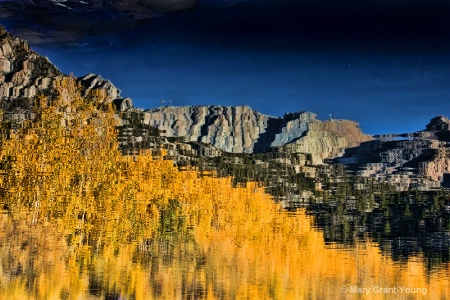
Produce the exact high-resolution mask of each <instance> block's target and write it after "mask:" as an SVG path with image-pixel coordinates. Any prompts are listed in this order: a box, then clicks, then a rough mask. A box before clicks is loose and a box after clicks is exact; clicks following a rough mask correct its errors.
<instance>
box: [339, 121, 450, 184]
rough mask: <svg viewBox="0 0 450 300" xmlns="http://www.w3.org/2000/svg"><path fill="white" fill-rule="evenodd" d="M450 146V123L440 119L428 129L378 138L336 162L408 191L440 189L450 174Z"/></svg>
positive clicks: (431, 122) (432, 122)
mask: <svg viewBox="0 0 450 300" xmlns="http://www.w3.org/2000/svg"><path fill="white" fill-rule="evenodd" d="M449 146H450V120H449V119H447V118H446V117H443V116H439V117H435V118H433V119H431V121H430V123H429V124H427V125H426V129H425V130H422V131H418V132H413V133H406V134H400V135H382V136H376V140H373V141H368V142H364V143H362V144H361V145H359V146H358V147H354V148H349V149H346V150H345V154H344V155H343V156H342V157H340V158H337V159H335V162H337V163H341V164H345V165H347V166H348V168H349V169H350V170H353V171H355V172H356V173H357V174H359V175H363V176H371V177H377V178H380V179H383V180H387V181H390V182H395V181H396V182H398V184H399V185H403V186H404V188H405V189H406V188H411V187H424V189H429V188H432V187H439V186H440V185H441V184H442V183H444V179H445V178H446V177H448V176H449V175H448V174H450V148H449ZM417 175H418V176H419V177H418V176H417Z"/></svg>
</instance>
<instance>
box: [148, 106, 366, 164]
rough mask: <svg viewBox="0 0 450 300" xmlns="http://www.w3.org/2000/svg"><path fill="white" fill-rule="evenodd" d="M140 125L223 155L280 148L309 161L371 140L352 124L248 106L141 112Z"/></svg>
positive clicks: (303, 113) (323, 157)
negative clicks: (307, 155) (263, 111)
mask: <svg viewBox="0 0 450 300" xmlns="http://www.w3.org/2000/svg"><path fill="white" fill-rule="evenodd" d="M144 122H145V123H146V124H149V125H151V126H155V127H156V128H158V129H159V130H161V131H162V135H163V136H169V137H185V138H186V139H187V140H188V141H197V142H202V143H207V144H211V145H214V146H216V147H217V148H219V149H222V150H224V151H227V152H233V153H253V152H264V151H265V150H266V149H267V148H273V147H283V149H282V150H284V151H290V152H301V153H312V154H314V158H313V159H314V162H313V163H322V162H323V159H326V158H334V157H336V156H339V155H341V154H343V152H344V149H345V148H348V147H355V146H357V145H359V144H360V143H361V142H364V141H368V140H371V137H370V136H368V135H365V134H363V133H362V132H361V130H360V129H359V127H358V124H357V123H355V122H352V121H347V120H330V121H324V122H322V121H319V120H317V119H316V115H315V114H313V113H310V112H296V113H288V114H285V115H284V116H283V117H272V116H268V115H264V114H261V113H259V112H257V111H255V110H253V109H251V108H250V107H248V106H184V107H174V106H166V107H160V108H156V109H152V110H147V111H145V119H144ZM279 150H280V149H279Z"/></svg>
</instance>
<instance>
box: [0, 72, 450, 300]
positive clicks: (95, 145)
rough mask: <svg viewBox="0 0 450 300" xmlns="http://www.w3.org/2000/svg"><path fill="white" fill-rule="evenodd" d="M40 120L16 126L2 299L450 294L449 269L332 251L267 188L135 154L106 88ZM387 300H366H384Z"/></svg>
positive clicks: (3, 152)
mask: <svg viewBox="0 0 450 300" xmlns="http://www.w3.org/2000/svg"><path fill="white" fill-rule="evenodd" d="M57 91H58V92H57V93H56V94H55V96H54V97H50V98H48V97H43V96H40V97H38V98H37V99H36V107H35V109H34V112H35V114H36V115H37V116H38V118H37V119H36V120H35V121H33V122H31V121H27V122H24V123H23V124H22V125H21V126H16V125H14V124H13V123H12V122H11V121H7V118H4V117H3V118H2V119H1V120H2V121H1V122H0V125H1V128H0V129H1V141H0V143H1V146H0V196H1V207H2V209H3V211H2V214H0V298H1V299H105V298H107V299H119V298H123V299H346V298H349V299H353V298H357V297H359V296H358V295H357V294H349V293H343V292H342V290H341V287H343V286H344V287H347V286H359V287H395V286H403V287H420V288H424V289H426V291H427V293H426V295H424V293H422V290H421V292H420V293H414V294H409V295H406V294H403V295H400V294H397V295H395V296H401V297H403V296H404V297H409V296H411V297H412V298H417V299H422V298H423V299H425V298H433V299H445V298H449V297H450V294H449V289H450V285H449V278H450V272H449V265H448V264H443V265H442V266H441V268H440V269H439V270H436V271H434V272H431V273H430V272H428V271H427V270H426V269H425V268H424V264H423V257H422V256H421V255H417V257H415V258H414V259H411V260H409V261H407V262H404V263H402V264H399V263H397V262H394V261H393V260H392V259H391V258H390V257H387V256H385V255H383V254H381V252H380V250H379V248H378V246H377V245H376V244H375V243H372V242H370V241H366V242H361V243H358V244H357V245H356V246H355V247H353V248H348V249H344V248H341V249H340V248H338V247H337V246H336V245H334V246H333V245H325V243H324V239H323V235H322V233H321V232H320V231H319V230H318V229H316V228H314V227H313V223H312V219H311V218H310V217H308V216H306V214H305V212H304V211H302V210H300V211H298V212H296V213H288V212H283V211H281V207H280V206H279V205H277V204H275V203H274V202H273V201H272V199H271V197H270V196H269V195H268V194H266V193H265V192H264V188H263V187H261V186H259V185H258V184H256V183H247V184H246V185H245V186H238V187H233V181H232V178H216V177H214V176H200V173H199V172H197V171H195V170H187V171H178V169H177V168H176V167H174V166H173V162H172V161H170V160H166V159H163V156H164V155H165V153H164V152H165V151H164V150H160V151H155V152H152V151H150V150H142V151H141V152H140V153H139V154H136V155H128V156H124V155H122V154H121V153H120V151H119V150H118V143H117V141H116V140H117V135H116V131H115V125H116V117H115V113H114V111H113V108H112V106H111V105H109V104H108V103H107V101H106V99H105V97H104V95H103V94H102V93H101V92H92V93H91V94H90V95H89V96H88V97H86V98H83V97H81V96H80V92H79V87H77V86H76V84H75V82H74V81H73V80H71V79H70V78H69V79H64V80H61V81H60V82H58V85H57ZM389 296H392V295H387V294H383V293H376V292H374V291H372V293H370V294H368V295H366V296H364V298H367V299H384V298H389Z"/></svg>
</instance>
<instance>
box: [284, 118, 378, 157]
mask: <svg viewBox="0 0 450 300" xmlns="http://www.w3.org/2000/svg"><path fill="white" fill-rule="evenodd" d="M370 140H372V137H370V136H368V135H366V134H364V133H363V132H362V131H361V130H360V129H359V126H358V124H357V123H356V122H353V121H349V120H335V119H332V120H328V121H324V122H321V121H317V120H312V121H311V122H309V123H307V130H306V131H305V134H304V136H301V137H299V138H298V139H296V140H295V141H293V142H291V143H288V144H286V145H285V146H284V148H285V149H287V150H288V151H290V152H297V153H299V152H300V153H310V154H311V158H312V162H311V163H312V164H320V163H322V162H323V161H324V160H325V159H329V158H335V157H339V156H342V155H343V154H344V151H345V149H347V148H349V147H356V146H358V145H360V144H361V143H363V142H366V141H370Z"/></svg>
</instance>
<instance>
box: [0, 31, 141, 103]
mask: <svg viewBox="0 0 450 300" xmlns="http://www.w3.org/2000/svg"><path fill="white" fill-rule="evenodd" d="M70 76H71V77H73V76H72V75H70ZM64 77H69V76H67V75H64V74H62V73H61V71H60V70H59V69H58V68H57V67H55V65H53V64H52V63H51V62H50V61H49V60H48V58H46V57H43V56H41V55H39V54H38V53H36V52H34V51H32V50H31V49H30V47H29V45H28V42H27V41H25V40H22V39H20V38H18V37H15V36H13V35H11V34H10V33H9V32H7V31H6V29H5V28H4V27H2V26H1V25H0V104H1V108H2V109H5V110H11V109H13V108H17V107H21V108H28V107H29V106H30V104H31V102H30V101H31V99H32V98H33V97H34V96H36V95H37V94H38V93H50V92H51V91H52V90H53V89H54V88H55V87H56V82H57V81H58V80H61V79H63V78H64ZM76 80H77V82H78V83H80V85H81V86H82V87H83V88H84V90H83V93H84V95H88V94H89V93H90V91H92V90H102V91H103V92H104V95H105V99H106V101H109V102H113V103H114V104H115V105H116V107H117V108H118V110H121V111H125V110H128V109H132V108H133V104H132V102H131V99H129V98H121V97H120V90H119V89H118V88H117V87H115V86H114V85H113V84H112V83H111V82H110V81H109V80H106V79H103V78H102V77H101V76H99V75H95V74H87V75H85V76H82V77H80V78H77V79H76Z"/></svg>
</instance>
